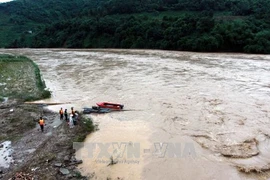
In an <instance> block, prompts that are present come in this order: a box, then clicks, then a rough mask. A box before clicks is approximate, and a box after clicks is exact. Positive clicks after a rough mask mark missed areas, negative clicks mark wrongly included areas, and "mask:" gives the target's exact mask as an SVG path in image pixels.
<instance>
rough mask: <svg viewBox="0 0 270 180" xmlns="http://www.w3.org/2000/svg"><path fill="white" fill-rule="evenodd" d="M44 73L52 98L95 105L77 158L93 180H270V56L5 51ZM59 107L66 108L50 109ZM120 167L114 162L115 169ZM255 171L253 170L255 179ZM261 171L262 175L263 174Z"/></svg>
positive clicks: (83, 170) (172, 52)
mask: <svg viewBox="0 0 270 180" xmlns="http://www.w3.org/2000/svg"><path fill="white" fill-rule="evenodd" d="M0 53H11V54H17V55H26V56H28V57H29V58H31V59H32V60H34V61H35V62H36V63H37V64H38V65H39V67H40V69H41V72H42V74H43V78H44V79H45V81H46V84H47V86H48V88H49V89H50V90H51V91H52V92H53V97H52V98H51V99H49V100H47V101H51V102H72V104H67V105H63V107H64V108H68V109H70V107H71V106H73V107H75V109H77V110H81V109H82V108H83V107H91V106H92V105H95V103H96V102H100V101H111V102H119V103H123V104H124V105H125V107H124V109H126V111H123V112H113V113H108V114H98V115H91V117H92V118H93V120H94V122H95V123H96V124H98V125H99V126H98V127H99V130H98V131H96V132H95V133H93V134H91V135H89V136H88V137H87V139H86V140H85V143H84V146H83V147H82V148H81V149H80V150H78V151H77V156H78V157H80V158H82V159H83V161H84V163H83V164H82V165H81V166H79V168H80V170H81V172H82V174H83V175H89V176H92V177H94V179H125V180H127V179H132V180H133V179H149V180H150V179H151V180H152V179H153V180H159V179H160V180H164V179H171V180H176V179H183V180H194V179H202V180H208V179H219V180H221V179H224V180H228V179H268V178H269V177H270V173H269V171H267V170H268V169H270V56H269V55H268V56H267V55H246V54H219V53H211V54H210V53H191V52H174V51H155V50H65V49H9V50H7V49H0ZM50 108H51V109H54V110H56V111H57V110H58V109H59V108H60V107H59V106H53V107H50ZM112 160H113V162H117V163H116V164H113V165H108V164H109V163H111V162H112ZM248 172H249V173H248ZM257 172H260V173H257Z"/></svg>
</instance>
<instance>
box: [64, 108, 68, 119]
mask: <svg viewBox="0 0 270 180" xmlns="http://www.w3.org/2000/svg"><path fill="white" fill-rule="evenodd" d="M64 115H65V120H66V121H67V122H68V112H67V109H65V112H64Z"/></svg>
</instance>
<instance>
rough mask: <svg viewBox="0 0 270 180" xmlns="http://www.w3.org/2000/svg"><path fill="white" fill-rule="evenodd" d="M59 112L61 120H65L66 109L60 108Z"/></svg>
mask: <svg viewBox="0 0 270 180" xmlns="http://www.w3.org/2000/svg"><path fill="white" fill-rule="evenodd" d="M59 114H60V120H63V118H64V111H63V108H61V109H60V110H59Z"/></svg>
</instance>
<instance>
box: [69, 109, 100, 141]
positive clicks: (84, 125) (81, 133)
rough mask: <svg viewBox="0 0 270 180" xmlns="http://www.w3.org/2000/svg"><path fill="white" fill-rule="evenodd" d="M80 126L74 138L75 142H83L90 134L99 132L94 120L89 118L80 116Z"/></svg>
mask: <svg viewBox="0 0 270 180" xmlns="http://www.w3.org/2000/svg"><path fill="white" fill-rule="evenodd" d="M79 116H80V126H79V128H80V129H79V130H78V133H77V135H76V136H75V137H74V139H73V142H83V141H84V140H85V138H86V136H87V135H88V134H90V133H91V132H94V131H96V130H97V126H96V125H94V123H93V120H92V119H91V118H89V117H86V116H84V115H83V114H79Z"/></svg>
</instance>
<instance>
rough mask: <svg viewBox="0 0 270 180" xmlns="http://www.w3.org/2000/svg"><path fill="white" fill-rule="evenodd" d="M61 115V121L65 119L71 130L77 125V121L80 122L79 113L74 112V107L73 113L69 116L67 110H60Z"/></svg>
mask: <svg viewBox="0 0 270 180" xmlns="http://www.w3.org/2000/svg"><path fill="white" fill-rule="evenodd" d="M59 114H60V120H63V119H64V117H65V120H66V122H67V123H68V124H69V127H70V128H73V127H74V125H77V120H78V112H77V111H75V110H74V108H73V107H71V113H70V114H69V116H68V112H67V109H65V111H63V108H61V109H60V110H59Z"/></svg>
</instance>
